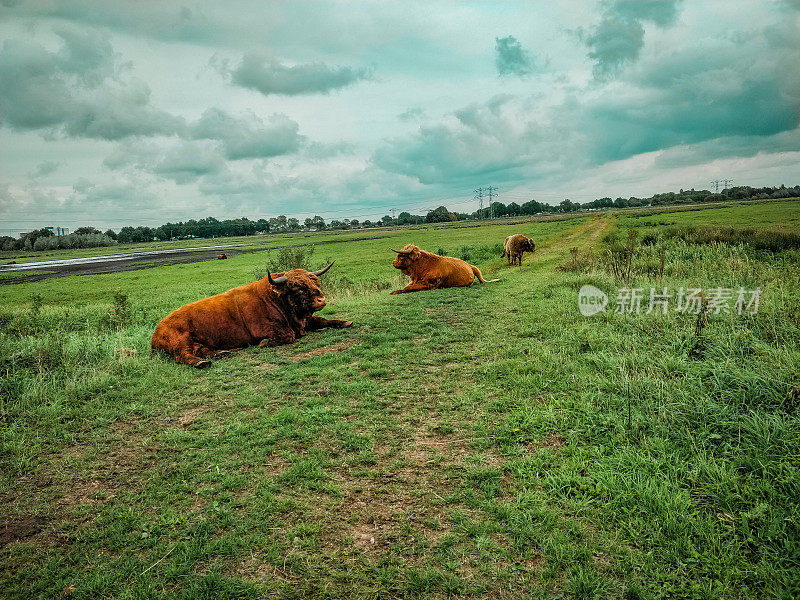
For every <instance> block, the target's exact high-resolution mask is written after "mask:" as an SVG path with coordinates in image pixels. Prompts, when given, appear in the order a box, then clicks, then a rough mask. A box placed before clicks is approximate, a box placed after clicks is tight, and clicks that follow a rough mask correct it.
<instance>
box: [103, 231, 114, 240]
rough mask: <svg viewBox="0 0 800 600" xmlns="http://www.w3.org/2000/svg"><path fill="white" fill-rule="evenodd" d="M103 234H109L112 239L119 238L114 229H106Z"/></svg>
mask: <svg viewBox="0 0 800 600" xmlns="http://www.w3.org/2000/svg"><path fill="white" fill-rule="evenodd" d="M103 235H107V236H108V237H110V238H111V239H112V240H116V239H117V234H116V232H115V231H114V230H113V229H106V231H105V233H104V234H103Z"/></svg>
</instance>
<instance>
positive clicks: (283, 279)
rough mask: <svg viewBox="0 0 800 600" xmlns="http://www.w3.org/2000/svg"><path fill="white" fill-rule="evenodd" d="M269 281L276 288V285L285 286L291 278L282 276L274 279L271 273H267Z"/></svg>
mask: <svg viewBox="0 0 800 600" xmlns="http://www.w3.org/2000/svg"><path fill="white" fill-rule="evenodd" d="M267 281H269V282H270V284H271V285H273V286H276V285H283V284H284V283H286V282H287V281H289V278H288V277H287V276H286V275H281V276H280V277H276V278H275V279H273V278H272V275H271V274H270V272H269V271H267Z"/></svg>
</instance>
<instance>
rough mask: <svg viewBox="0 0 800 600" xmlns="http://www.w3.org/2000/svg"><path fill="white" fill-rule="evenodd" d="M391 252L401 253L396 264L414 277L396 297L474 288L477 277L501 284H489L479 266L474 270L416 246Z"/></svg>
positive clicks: (484, 281)
mask: <svg viewBox="0 0 800 600" xmlns="http://www.w3.org/2000/svg"><path fill="white" fill-rule="evenodd" d="M390 249H391V250H392V252H397V258H395V259H394V263H392V264H394V266H395V268H396V269H400V270H401V271H402V272H403V273H405V274H406V275H408V276H409V277H411V283H409V284H408V285H407V286H406V287H404V288H403V289H402V290H395V291H393V292H392V294H405V293H407V292H418V291H421V290H435V289H438V288H448V287H464V286H467V285H472V282H473V281H475V278H476V277H477V278H478V281H480V282H481V283H492V282H494V281H500V280H499V279H491V280H489V281H486V280H485V279H484V278H483V275H481V272H480V270H478V267H473V266H472V265H471V264H469V263H466V262H464V261H463V260H461V259H459V258H452V257H450V256H439V255H438V254H432V253H430V252H425V251H424V250H420V249H419V248H418V247H417V246H414V245H413V244H408V245H406V246H405V247H404V248H403V249H402V250H395V249H393V248H390Z"/></svg>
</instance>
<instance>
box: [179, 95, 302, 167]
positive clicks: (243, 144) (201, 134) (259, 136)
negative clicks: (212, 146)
mask: <svg viewBox="0 0 800 600" xmlns="http://www.w3.org/2000/svg"><path fill="white" fill-rule="evenodd" d="M298 130H299V125H298V124H297V123H296V122H295V121H292V120H291V119H290V118H289V117H287V116H286V115H282V114H275V115H272V116H270V117H269V119H268V123H266V124H265V123H264V122H263V121H262V120H261V119H260V118H258V117H256V116H251V117H250V119H247V120H246V119H239V118H236V117H232V116H231V115H229V114H228V113H226V112H225V111H223V110H221V109H219V108H210V109H208V110H206V111H205V112H204V113H203V115H202V116H201V117H200V120H199V121H197V122H196V123H194V124H193V125H192V126H191V127H190V136H191V137H193V138H195V139H212V140H219V141H220V142H221V143H222V146H223V147H224V149H225V154H226V156H227V157H228V158H230V159H232V160H237V159H243V158H268V157H271V156H279V155H281V154H290V153H292V152H295V151H296V150H297V149H298V148H300V146H301V145H302V144H303V143H305V137H304V136H302V135H300V134H299V133H298Z"/></svg>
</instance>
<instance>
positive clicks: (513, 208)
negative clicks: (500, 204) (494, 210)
mask: <svg viewBox="0 0 800 600" xmlns="http://www.w3.org/2000/svg"><path fill="white" fill-rule="evenodd" d="M506 214H507V215H511V216H514V217H516V216H517V215H521V214H522V207H521V206H520V205H519V204H517V203H516V202H511V203H510V204H508V205H506Z"/></svg>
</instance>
